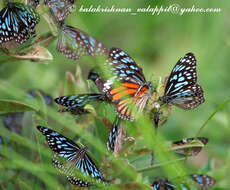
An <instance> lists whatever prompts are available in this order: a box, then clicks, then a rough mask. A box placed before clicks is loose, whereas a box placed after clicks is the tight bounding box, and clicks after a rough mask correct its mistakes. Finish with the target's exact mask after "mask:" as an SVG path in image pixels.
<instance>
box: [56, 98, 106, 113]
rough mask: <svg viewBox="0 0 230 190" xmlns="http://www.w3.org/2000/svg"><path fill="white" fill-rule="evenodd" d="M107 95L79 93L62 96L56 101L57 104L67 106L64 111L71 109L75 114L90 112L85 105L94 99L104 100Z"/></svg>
mask: <svg viewBox="0 0 230 190" xmlns="http://www.w3.org/2000/svg"><path fill="white" fill-rule="evenodd" d="M104 100H105V95H103V94H78V95H73V96H61V97H58V98H56V99H55V100H54V101H55V102H56V103H57V104H60V105H62V106H65V107H66V109H64V110H63V111H70V112H71V113H73V114H85V113H89V112H88V111H87V110H86V109H85V108H84V107H85V105H86V104H89V103H92V102H94V101H104Z"/></svg>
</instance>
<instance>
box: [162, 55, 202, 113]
mask: <svg viewBox="0 0 230 190" xmlns="http://www.w3.org/2000/svg"><path fill="white" fill-rule="evenodd" d="M160 99H161V100H162V101H163V102H165V103H170V104H174V105H176V106H178V107H181V108H183V109H193V108H195V107H197V106H199V105H200V104H202V103H203V102H204V96H203V90H202V87H201V86H200V85H198V84H197V72H196V58H195V56H194V55H193V54H192V53H188V54H186V55H185V56H184V57H183V58H181V59H180V60H179V61H178V62H177V64H176V65H175V67H174V68H173V70H172V72H171V74H170V76H169V77H168V79H167V83H166V86H165V92H164V96H163V97H161V98H160Z"/></svg>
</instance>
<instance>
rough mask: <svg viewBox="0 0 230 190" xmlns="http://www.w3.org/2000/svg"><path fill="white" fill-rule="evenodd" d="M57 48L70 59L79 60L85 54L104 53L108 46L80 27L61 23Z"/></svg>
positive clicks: (98, 54) (95, 54) (96, 54)
mask: <svg viewBox="0 0 230 190" xmlns="http://www.w3.org/2000/svg"><path fill="white" fill-rule="evenodd" d="M57 50H58V51H59V52H60V53H62V54H63V55H65V56H66V57H67V58H68V59H73V60H78V59H80V57H81V56H84V55H90V56H101V55H104V54H105V53H106V51H107V48H106V47H105V46H104V45H103V44H102V43H101V42H99V41H98V40H96V39H95V38H93V37H92V36H89V35H88V34H86V33H85V32H83V31H81V30H80V29H78V28H74V27H72V26H67V25H65V24H64V23H60V33H59V36H58V42H57Z"/></svg>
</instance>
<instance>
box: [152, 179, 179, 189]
mask: <svg viewBox="0 0 230 190" xmlns="http://www.w3.org/2000/svg"><path fill="white" fill-rule="evenodd" d="M174 187H175V186H174V185H172V184H171V182H170V181H169V180H168V179H157V180H156V181H154V182H153V183H152V190H174Z"/></svg>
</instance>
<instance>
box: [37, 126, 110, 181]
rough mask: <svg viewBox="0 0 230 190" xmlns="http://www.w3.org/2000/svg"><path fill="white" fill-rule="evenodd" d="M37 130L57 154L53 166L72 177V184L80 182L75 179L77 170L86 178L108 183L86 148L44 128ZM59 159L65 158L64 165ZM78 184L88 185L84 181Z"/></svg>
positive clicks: (39, 127) (40, 127) (38, 127)
mask: <svg viewBox="0 0 230 190" xmlns="http://www.w3.org/2000/svg"><path fill="white" fill-rule="evenodd" d="M37 129H38V130H39V131H40V132H42V134H43V135H44V136H45V137H46V140H47V142H48V145H49V147H50V148H51V150H52V151H53V152H54V153H55V154H56V157H54V159H53V164H54V165H55V166H56V167H58V168H59V169H61V171H62V172H63V173H65V174H66V175H67V178H69V176H70V179H71V181H72V182H74V181H75V182H76V181H78V180H79V179H78V178H74V170H75V169H77V170H78V171H80V172H81V173H82V174H83V175H84V176H89V177H92V178H94V179H97V180H100V181H103V182H107V181H106V180H105V178H104V177H103V175H102V173H101V172H100V171H99V169H98V168H97V166H96V165H95V163H94V162H93V160H92V159H91V158H90V156H89V155H88V154H87V152H86V149H87V148H86V147H84V148H81V147H80V146H79V145H77V144H76V143H75V142H73V141H72V140H70V139H68V138H67V137H65V136H63V135H61V134H59V133H58V132H56V131H54V130H52V129H49V128H46V127H42V126H37ZM58 158H63V159H64V161H63V162H64V163H60V161H59V160H58ZM76 183H83V184H84V185H85V184H88V183H87V182H82V181H81V182H76Z"/></svg>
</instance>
